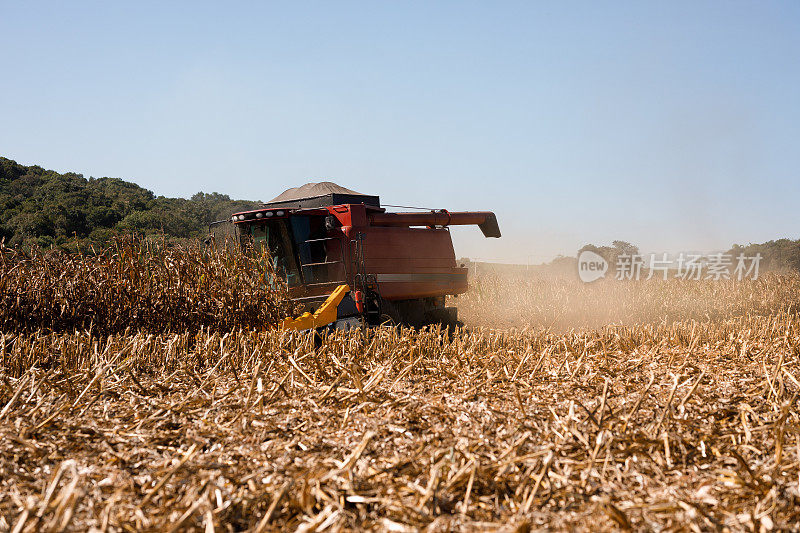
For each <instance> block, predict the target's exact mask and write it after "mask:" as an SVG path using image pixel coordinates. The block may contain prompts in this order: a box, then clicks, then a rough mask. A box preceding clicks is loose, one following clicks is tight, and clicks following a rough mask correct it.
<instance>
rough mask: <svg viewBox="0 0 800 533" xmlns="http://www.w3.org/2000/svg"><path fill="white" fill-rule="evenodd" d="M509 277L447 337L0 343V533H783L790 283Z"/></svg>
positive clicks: (796, 447) (44, 336)
mask: <svg viewBox="0 0 800 533" xmlns="http://www.w3.org/2000/svg"><path fill="white" fill-rule="evenodd" d="M502 283H503V280H498V279H493V280H478V282H477V283H476V286H475V287H473V290H472V291H471V292H470V293H469V294H468V295H466V296H465V297H462V298H461V299H460V300H457V301H459V302H460V303H461V305H462V306H463V308H464V309H465V315H467V317H468V318H469V317H471V320H472V321H473V325H472V327H471V328H470V329H469V330H462V331H459V332H457V333H456V334H455V335H452V336H451V335H448V334H447V332H443V331H438V330H425V331H419V332H417V331H409V330H394V329H385V328H384V329H378V330H375V331H369V332H366V333H364V332H361V331H360V330H356V331H351V332H337V333H334V334H331V335H329V336H327V337H325V338H324V339H322V342H321V345H320V346H315V343H314V339H313V338H312V337H310V336H308V335H303V334H297V333H291V332H285V331H283V332H282V331H277V330H268V331H256V330H253V329H247V328H245V327H238V328H236V329H229V330H227V331H225V330H222V329H218V330H213V329H212V330H209V329H206V328H203V329H194V330H192V331H186V332H166V333H164V332H162V333H152V332H147V331H140V332H133V331H132V330H131V331H128V332H125V331H124V330H123V331H122V332H119V333H112V334H108V335H99V334H97V333H96V332H89V331H71V332H70V331H66V330H58V331H52V328H51V331H45V330H40V331H30V330H28V331H22V330H20V331H16V330H15V331H8V330H6V333H4V334H3V335H1V336H0V432H1V433H2V436H0V517H1V518H0V530H14V531H36V530H63V529H66V530H86V529H90V528H94V529H95V530H105V531H123V530H149V531H186V530H194V531H216V530H223V531H224V530H229V529H233V530H250V531H272V530H283V529H299V530H302V531H323V530H326V531H327V530H330V531H335V530H360V529H365V528H366V529H376V530H388V531H414V530H418V529H425V528H428V529H429V530H436V531H449V530H453V529H462V530H475V529H498V530H508V531H514V530H516V531H527V530H530V529H544V528H551V529H579V530H611V529H615V530H616V529H635V530H651V529H660V530H663V529H667V530H684V529H692V530H717V529H729V530H763V531H768V530H772V529H776V530H777V529H789V528H792V527H795V526H796V524H797V521H798V519H800V512H798V504H800V493H799V492H798V490H799V489H800V478H799V477H798V476H799V475H800V468H799V465H800V463H799V461H800V432H799V431H798V413H797V398H798V392H800V382H799V381H798V380H800V368H798V366H799V365H798V357H799V356H800V352H799V349H800V333H799V330H798V327H799V326H800V321H798V318H797V316H796V315H795V313H794V311H793V302H796V301H797V294H798V290H799V289H800V279H799V278H797V277H780V278H779V277H772V276H770V277H767V278H765V279H764V280H760V281H755V282H753V281H750V282H742V283H736V284H732V283H731V284H725V283H722V284H714V283H712V282H698V283H697V284H686V283H680V282H676V281H668V282H658V283H653V284H644V283H641V284H635V283H634V284H613V285H608V286H606V285H596V286H593V287H594V288H592V287H575V286H573V285H572V284H571V283H570V282H561V281H551V282H548V283H551V284H552V286H551V287H550V288H549V289H547V288H545V286H544V285H539V284H537V283H534V282H523V281H521V280H505V283H506V284H508V285H509V286H503V285H502ZM481 284H483V285H481ZM512 285H513V286H512ZM514 286H516V289H515V288H514ZM486 287H490V288H496V290H498V291H500V290H502V291H506V293H501V294H499V295H498V297H496V298H495V299H494V300H492V296H491V294H489V293H487V292H486V290H485V289H486ZM543 290H544V291H545V296H543V295H542V291H543ZM481 291H483V293H482V292H481ZM576 291H577V292H576ZM503 294H509V295H511V294H513V295H514V299H513V300H511V301H510V302H509V305H508V307H509V309H508V312H509V313H514V312H516V313H517V315H516V317H517V318H516V319H514V320H516V321H515V322H510V323H507V324H506V323H504V324H503V325H507V326H509V329H490V328H483V327H479V326H477V325H475V323H474V320H476V315H475V314H474V313H473V314H471V313H472V312H471V311H470V310H471V309H472V310H474V309H477V308H476V307H474V306H476V305H477V303H476V300H477V299H482V302H483V304H484V305H485V306H487V310H486V311H485V312H486V313H487V314H486V315H485V316H486V317H489V316H490V315H491V316H492V317H493V318H495V314H492V313H494V311H496V312H497V313H496V314H497V316H507V315H500V314H499V313H500V312H501V311H502V308H503V305H502V300H503V299H504V298H502V296H503ZM702 295H706V296H707V297H708V298H706V299H705V300H712V299H713V300H715V301H704V299H703V298H702ZM712 296H713V298H712ZM4 297H7V296H6V295H4ZM610 297H613V298H615V299H616V300H615V301H616V302H617V306H616V307H617V308H619V309H622V310H624V311H621V312H620V313H622V314H617V315H614V317H613V318H611V321H616V322H619V323H620V325H614V326H604V327H595V326H596V322H595V320H602V319H603V318H602V317H604V316H605V317H607V316H608V315H607V313H609V312H612V313H613V312H615V311H613V309H614V306H610V305H608V302H607V299H608V298H610ZM546 298H549V299H550V303H549V305H550V307H549V309H548V308H547V302H546V301H545V300H546ZM665 301H666V302H667V304H670V303H673V304H676V305H679V304H680V302H684V303H685V305H684V306H683V307H680V305H679V311H680V312H678V311H675V314H669V313H668V314H666V315H665V314H662V313H661V312H660V311H659V309H661V308H660V307H658V308H657V309H655V310H654V309H651V308H650V307H648V306H647V302H650V304H653V305H661V304H662V302H665ZM493 302H494V303H493ZM565 302H570V303H569V304H566V303H565ZM576 302H579V303H580V305H582V306H583V307H582V309H581V310H580V312H578V311H574V310H571V309H570V308H568V307H567V306H568V305H573V304H575V303H576ZM691 302H695V303H694V304H693V305H690V303H691ZM491 305H496V307H495V309H494V310H492V309H488V307H489V306H491ZM526 310H528V311H527V314H526V313H525V311H526ZM595 313H597V314H595ZM604 313H606V314H604ZM680 313H684V314H687V315H689V316H685V317H683V318H681V317H680V316H679V314H680ZM558 317H561V318H564V317H567V319H566V320H565V321H563V322H556V323H554V318H558ZM587 317H588V319H587ZM581 318H583V319H584V320H585V322H584V323H582V324H581V323H580V320H579V319H581ZM487 320H488V318H487ZM492 325H497V324H494V323H492ZM578 326H584V327H582V328H581V329H565V328H567V327H576V328H577V327H578ZM118 331H119V330H118Z"/></svg>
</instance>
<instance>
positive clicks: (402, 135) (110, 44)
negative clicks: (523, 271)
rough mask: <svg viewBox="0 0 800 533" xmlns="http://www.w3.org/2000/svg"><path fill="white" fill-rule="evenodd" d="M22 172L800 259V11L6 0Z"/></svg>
mask: <svg viewBox="0 0 800 533" xmlns="http://www.w3.org/2000/svg"><path fill="white" fill-rule="evenodd" d="M0 64H1V65H2V67H3V76H2V77H0V117H2V122H0V155H3V156H5V157H9V158H11V159H14V160H17V161H19V162H20V163H23V164H38V165H41V166H43V167H45V168H51V169H55V170H58V171H75V172H80V173H83V174H84V175H86V176H90V175H91V176H95V177H100V176H112V177H120V178H123V179H127V180H131V181H135V182H137V183H139V184H141V185H142V186H144V187H147V188H149V189H151V190H153V191H154V192H155V193H156V194H161V195H166V196H184V197H186V196H190V195H191V194H193V193H195V192H197V191H199V190H202V191H206V192H211V191H218V192H222V193H226V194H229V195H231V196H232V197H235V198H253V199H261V200H268V199H270V198H272V197H273V196H275V195H277V194H278V193H280V192H282V191H283V190H284V189H286V188H288V187H290V186H295V185H299V184H302V183H305V182H307V181H320V180H323V179H324V180H331V181H335V182H337V183H340V184H341V185H344V186H347V187H350V188H352V189H356V190H359V191H362V192H366V193H372V194H379V195H380V196H381V199H382V200H383V201H384V202H386V203H390V204H400V205H419V206H424V207H432V208H447V209H450V210H464V209H491V210H494V211H495V212H496V213H497V215H498V219H499V221H500V226H501V229H502V230H503V233H504V237H503V238H502V239H499V240H494V239H483V238H482V236H481V235H480V232H479V231H478V230H477V229H475V228H457V229H454V230H453V235H454V241H455V243H456V253H457V254H458V255H459V256H462V255H465V256H472V257H481V258H490V259H499V260H506V261H518V262H525V261H532V262H542V261H546V260H549V259H551V258H552V257H553V256H555V255H556V254H570V255H574V253H575V251H576V250H577V249H578V248H579V247H580V246H582V245H583V244H586V243H588V242H592V243H595V244H606V243H609V242H610V241H611V240H613V239H624V240H628V241H631V242H634V243H636V244H638V245H639V246H640V247H641V248H642V249H643V251H654V252H662V251H663V252H679V251H684V250H687V251H688V250H716V249H727V247H728V246H729V245H730V244H732V243H734V242H736V243H746V242H750V241H752V242H761V241H765V240H769V239H773V238H779V237H791V238H795V239H796V238H800V230H798V228H800V210H798V209H797V202H798V198H800V170H799V169H800V90H798V87H799V86H800V2H794V1H793V2H729V1H725V2H722V1H720V2H697V1H694V2H613V3H612V2H586V3H584V2H376V1H370V2H284V3H280V4H278V3H272V4H267V3H256V2H246V3H245V2H225V3H222V2H220V3H202V2H186V3H178V2H153V3H149V2H130V3H127V4H124V3H122V2H96V3H85V2H53V3H40V2H17V1H13V2H11V1H6V0H0Z"/></svg>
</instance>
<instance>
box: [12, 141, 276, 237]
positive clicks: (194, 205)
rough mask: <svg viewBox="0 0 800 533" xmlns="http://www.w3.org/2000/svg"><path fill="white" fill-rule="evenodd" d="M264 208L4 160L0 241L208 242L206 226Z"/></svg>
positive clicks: (215, 196) (220, 197)
mask: <svg viewBox="0 0 800 533" xmlns="http://www.w3.org/2000/svg"><path fill="white" fill-rule="evenodd" d="M258 205H260V202H256V201H252V200H231V198H230V197H229V196H227V195H225V194H219V193H216V192H214V193H211V194H207V193H203V192H198V193H197V194H195V195H194V196H192V197H191V198H190V199H188V200H187V199H185V198H167V197H164V196H156V195H155V194H153V192H152V191H149V190H147V189H144V188H142V187H140V186H138V185H136V184H135V183H130V182H127V181H124V180H121V179H117V178H91V177H90V178H88V179H87V178H84V177H83V175H81V174H75V173H72V172H68V173H65V174H59V173H58V172H55V171H52V170H45V169H43V168H42V167H39V166H24V165H20V164H18V163H17V162H15V161H12V160H10V159H6V158H4V157H0V240H2V239H5V244H6V245H7V246H14V245H20V244H38V245H39V246H43V247H50V246H52V245H55V246H65V245H67V244H68V243H70V244H72V243H75V242H82V241H92V242H96V243H103V242H106V241H108V239H110V238H111V237H113V236H114V235H118V234H125V233H131V232H136V233H139V234H144V235H154V234H159V235H164V236H166V237H168V238H176V239H186V238H195V237H204V236H205V235H206V234H207V232H208V224H209V223H210V222H213V221H215V220H221V219H227V218H228V217H229V216H230V215H231V213H233V212H235V211H245V210H247V209H252V208H255V207H257V206H258Z"/></svg>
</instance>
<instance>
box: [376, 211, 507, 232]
mask: <svg viewBox="0 0 800 533" xmlns="http://www.w3.org/2000/svg"><path fill="white" fill-rule="evenodd" d="M370 219H371V222H372V225H373V226H400V227H409V226H427V227H434V226H441V227H447V226H469V225H472V224H475V225H477V226H478V227H479V228H480V229H481V231H482V232H483V236H484V237H495V238H497V237H500V226H498V225H497V217H496V216H495V214H494V213H492V212H491V211H453V212H450V211H446V210H444V209H442V210H440V211H431V212H430V213H373V214H372V215H371V216H370Z"/></svg>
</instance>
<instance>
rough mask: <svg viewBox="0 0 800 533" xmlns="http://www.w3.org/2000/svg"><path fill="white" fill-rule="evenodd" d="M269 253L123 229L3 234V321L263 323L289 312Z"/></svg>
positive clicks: (56, 326)
mask: <svg viewBox="0 0 800 533" xmlns="http://www.w3.org/2000/svg"><path fill="white" fill-rule="evenodd" d="M273 279H274V277H273V272H272V271H271V269H270V263H269V261H266V260H264V258H262V257H257V256H254V255H251V254H235V253H217V252H214V251H211V250H209V249H206V248H203V247H202V246H201V245H200V244H199V243H195V244H190V245H186V246H182V247H174V246H167V245H165V244H163V243H159V242H152V241H146V240H140V239H136V238H125V239H119V240H117V241H115V242H114V243H113V244H112V245H111V246H109V247H106V248H103V249H101V250H97V251H95V250H89V251H83V252H80V253H63V252H60V251H57V250H47V251H44V250H41V249H37V248H33V249H32V250H30V251H28V252H24V251H21V250H19V249H9V248H5V247H3V246H2V244H0V331H6V332H8V331H31V330H37V329H46V330H52V331H74V330H76V329H77V330H91V331H93V332H95V333H97V334H101V335H104V334H110V333H120V332H123V331H126V330H143V331H148V332H150V333H168V332H182V331H197V330H199V329H202V328H210V329H213V330H223V331H229V330H231V329H232V328H245V329H252V328H263V327H264V325H265V324H271V323H274V322H275V321H276V320H278V319H279V318H281V317H283V316H286V314H288V313H291V312H292V310H293V308H292V306H291V305H290V303H289V301H288V299H287V296H286V292H285V289H284V287H283V286H281V285H279V284H276V283H274V282H272V281H271V280H273Z"/></svg>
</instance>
